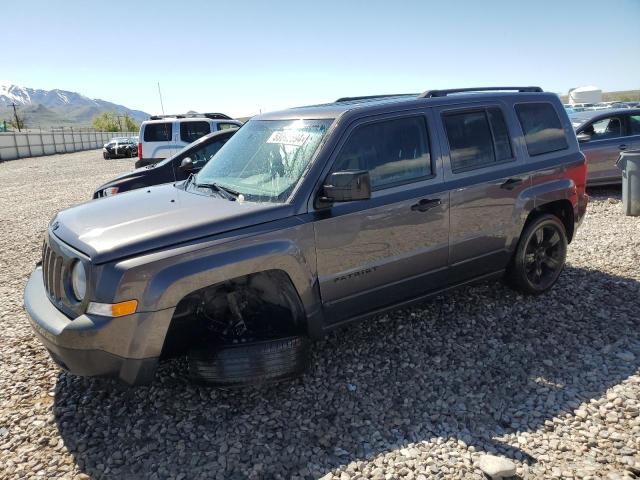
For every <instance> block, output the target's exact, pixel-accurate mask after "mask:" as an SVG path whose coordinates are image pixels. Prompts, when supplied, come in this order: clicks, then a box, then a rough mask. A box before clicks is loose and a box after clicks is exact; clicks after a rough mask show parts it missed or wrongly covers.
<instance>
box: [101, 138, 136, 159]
mask: <svg viewBox="0 0 640 480" xmlns="http://www.w3.org/2000/svg"><path fill="white" fill-rule="evenodd" d="M137 155H138V146H137V145H136V143H135V141H134V140H133V139H131V138H128V137H116V138H112V139H111V140H109V142H108V143H106V144H105V145H104V147H102V157H103V158H104V159H105V160H109V159H110V158H123V157H128V158H133V157H135V156H137Z"/></svg>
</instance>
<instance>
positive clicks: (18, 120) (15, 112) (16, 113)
mask: <svg viewBox="0 0 640 480" xmlns="http://www.w3.org/2000/svg"><path fill="white" fill-rule="evenodd" d="M11 106H12V107H13V116H14V117H15V118H16V127H18V132H21V131H22V130H20V119H19V118H18V112H17V111H16V103H15V102H13V103H12V104H11Z"/></svg>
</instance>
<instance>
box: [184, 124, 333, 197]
mask: <svg viewBox="0 0 640 480" xmlns="http://www.w3.org/2000/svg"><path fill="white" fill-rule="evenodd" d="M331 123H333V119H323V120H306V119H305V120H302V119H301V120H249V121H248V122H247V123H246V124H245V125H243V127H242V128H241V129H239V130H238V132H237V133H236V134H235V135H233V137H231V138H230V139H229V141H228V142H227V143H225V144H224V146H223V147H222V148H221V149H220V151H219V152H218V153H217V155H215V156H214V157H213V158H212V159H211V160H210V161H209V162H208V163H207V164H206V165H205V166H204V167H203V168H202V170H200V172H199V173H198V175H197V176H196V178H195V181H194V183H195V184H196V185H198V184H200V185H203V184H204V185H206V184H211V183H215V184H218V185H220V186H222V187H224V188H226V189H229V190H232V191H234V192H237V193H238V194H242V196H243V197H244V198H245V199H246V200H248V201H256V202H275V203H282V202H284V201H286V200H287V198H288V197H289V195H290V194H291V192H292V191H293V189H294V188H295V187H296V185H297V184H298V183H299V181H300V179H301V178H302V176H303V174H304V173H305V172H306V170H307V167H308V166H309V162H310V161H311V159H312V157H313V155H314V153H315V152H316V150H317V149H318V146H319V145H320V142H321V141H322V139H323V138H324V136H325V134H326V132H327V129H328V128H329V126H330V125H331Z"/></svg>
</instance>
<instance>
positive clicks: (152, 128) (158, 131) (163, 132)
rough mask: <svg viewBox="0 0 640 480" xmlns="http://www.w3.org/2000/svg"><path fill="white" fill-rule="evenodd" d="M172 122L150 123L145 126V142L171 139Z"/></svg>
mask: <svg viewBox="0 0 640 480" xmlns="http://www.w3.org/2000/svg"><path fill="white" fill-rule="evenodd" d="M171 129H172V124H171V123H170V122H163V123H148V124H147V125H146V126H145V127H144V141H145V142H168V141H170V140H171Z"/></svg>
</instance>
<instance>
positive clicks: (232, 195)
mask: <svg viewBox="0 0 640 480" xmlns="http://www.w3.org/2000/svg"><path fill="white" fill-rule="evenodd" d="M194 185H195V186H196V187H200V188H211V189H215V190H216V191H218V192H220V193H221V194H222V196H223V197H225V198H226V199H227V200H235V199H236V198H238V195H240V192H236V191H235V190H231V189H230V188H228V187H223V186H222V185H219V184H217V183H214V182H209V183H194Z"/></svg>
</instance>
